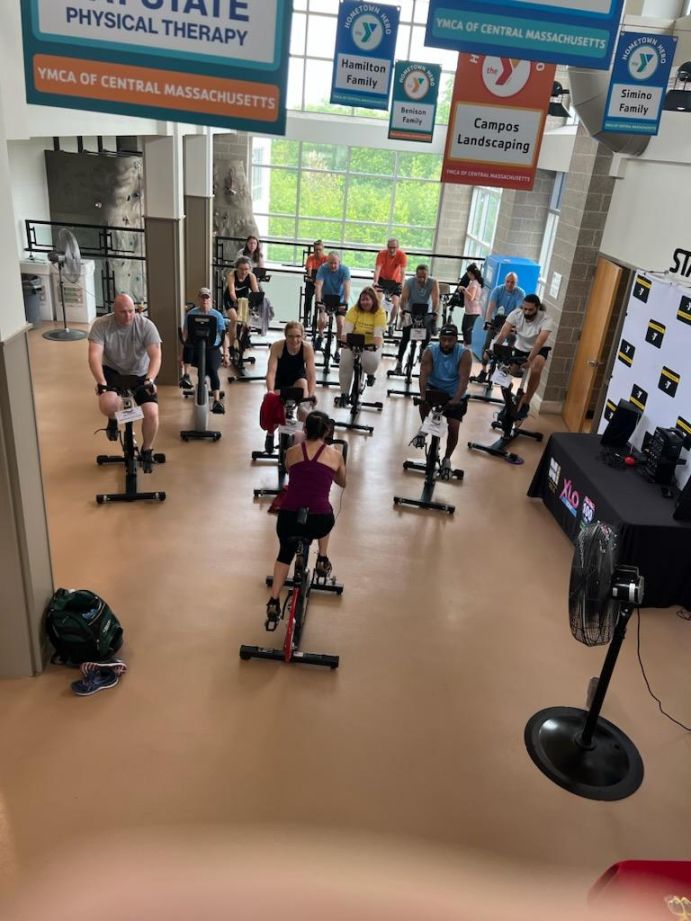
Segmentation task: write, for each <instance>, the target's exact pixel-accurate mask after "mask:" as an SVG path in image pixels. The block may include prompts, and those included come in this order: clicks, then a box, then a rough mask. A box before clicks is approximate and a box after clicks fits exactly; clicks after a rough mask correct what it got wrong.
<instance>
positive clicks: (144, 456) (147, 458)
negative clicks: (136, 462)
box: [139, 448, 154, 473]
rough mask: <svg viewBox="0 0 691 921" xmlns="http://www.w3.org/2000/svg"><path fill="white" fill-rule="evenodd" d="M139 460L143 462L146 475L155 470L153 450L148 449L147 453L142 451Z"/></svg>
mask: <svg viewBox="0 0 691 921" xmlns="http://www.w3.org/2000/svg"><path fill="white" fill-rule="evenodd" d="M139 459H140V460H141V462H142V470H143V471H144V473H151V471H152V470H153V469H154V452H153V451H152V450H151V448H147V450H146V451H140V453H139Z"/></svg>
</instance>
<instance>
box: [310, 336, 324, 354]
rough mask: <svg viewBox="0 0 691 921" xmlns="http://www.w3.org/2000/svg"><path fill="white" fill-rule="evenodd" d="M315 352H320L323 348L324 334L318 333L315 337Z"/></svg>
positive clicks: (313, 344)
mask: <svg viewBox="0 0 691 921" xmlns="http://www.w3.org/2000/svg"><path fill="white" fill-rule="evenodd" d="M312 346H313V348H314V351H315V352H320V351H321V347H322V334H321V333H318V334H317V335H316V336H315V337H314V342H313V343H312Z"/></svg>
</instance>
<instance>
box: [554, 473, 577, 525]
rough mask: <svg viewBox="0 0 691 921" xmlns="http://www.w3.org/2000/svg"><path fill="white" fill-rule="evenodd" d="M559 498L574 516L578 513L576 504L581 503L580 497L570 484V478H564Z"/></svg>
mask: <svg viewBox="0 0 691 921" xmlns="http://www.w3.org/2000/svg"><path fill="white" fill-rule="evenodd" d="M559 498H560V499H561V501H562V502H563V503H564V505H565V506H566V508H567V509H568V510H569V512H570V513H571V514H572V515H573V517H574V518H575V517H576V515H577V514H578V506H579V505H580V503H581V497H580V496H579V494H578V493H577V492H576V490H575V489H574V488H573V486H572V485H571V480H564V485H563V487H562V490H561V495H560V496H559Z"/></svg>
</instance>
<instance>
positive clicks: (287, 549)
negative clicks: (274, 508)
mask: <svg viewBox="0 0 691 921" xmlns="http://www.w3.org/2000/svg"><path fill="white" fill-rule="evenodd" d="M330 429H331V419H329V417H328V416H327V415H326V413H323V412H318V411H317V412H312V413H310V414H309V416H308V417H307V418H306V419H305V438H306V440H305V441H302V442H300V444H297V445H293V447H292V448H289V449H288V451H287V453H286V468H287V470H288V488H287V490H286V494H285V498H284V499H283V502H282V503H281V509H280V511H279V513H278V521H277V522H276V533H277V534H278V539H279V541H280V547H279V551H278V557H277V559H276V562H275V563H274V573H273V584H272V586H271V596H270V598H269V600H268V602H267V604H266V618H267V623H268V622H271V623H275V622H276V621H277V620H278V619H279V618H280V616H281V604H280V601H279V598H280V595H281V589H282V588H283V586H284V584H285V581H286V578H287V576H288V570H289V569H290V564H291V562H292V561H293V557H294V556H295V544H294V541H293V540H292V538H295V537H307V538H309V539H310V540H317V541H319V556H318V557H317V566H316V571H317V574H318V575H320V576H328V575H329V573H330V572H331V562H330V561H329V558H328V556H327V553H326V551H327V548H328V544H329V535H330V533H331V529H332V528H333V526H334V524H335V518H334V514H333V509H332V508H331V503H330V501H329V492H330V490H331V485H332V484H333V483H336V485H337V486H340V487H341V488H345V485H346V472H345V463H344V462H343V455H342V454H341V452H340V451H338V450H337V449H336V448H333V447H332V446H331V445H328V444H327V443H326V441H325V438H326V437H327V436H328V433H329V431H330ZM301 508H307V509H309V513H308V515H307V521H306V522H305V524H299V523H298V520H297V519H298V511H299V509H301Z"/></svg>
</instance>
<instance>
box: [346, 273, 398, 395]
mask: <svg viewBox="0 0 691 921" xmlns="http://www.w3.org/2000/svg"><path fill="white" fill-rule="evenodd" d="M385 329H386V311H385V310H384V308H383V307H382V306H381V303H380V300H379V295H378V293H377V292H376V291H375V290H374V288H371V287H368V288H363V289H362V292H361V293H360V297H359V298H358V300H357V304H355V306H354V307H351V308H350V310H349V311H348V313H347V314H346V315H345V320H344V323H343V335H344V337H345V336H347V335H348V333H356V334H358V335H361V336H364V337H365V345H367V346H374V348H372V349H370V350H368V351H366V352H363V353H362V358H361V360H362V370H363V371H364V372H365V374H366V375H367V383H368V384H369V386H370V387H371V386H372V385H373V384H374V381H375V377H374V375H375V374H376V371H377V368H378V367H379V362H380V361H381V349H382V343H383V341H384V331H385ZM341 346H342V352H341V364H340V365H339V368H338V380H339V382H340V385H341V399H340V405H341V406H347V405H348V394H349V393H350V386H351V384H352V381H353V365H354V357H353V353H352V352H351V350H350V349H349V348H348V347H347V345H346V342H345V339H344V341H343V342H341Z"/></svg>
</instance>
